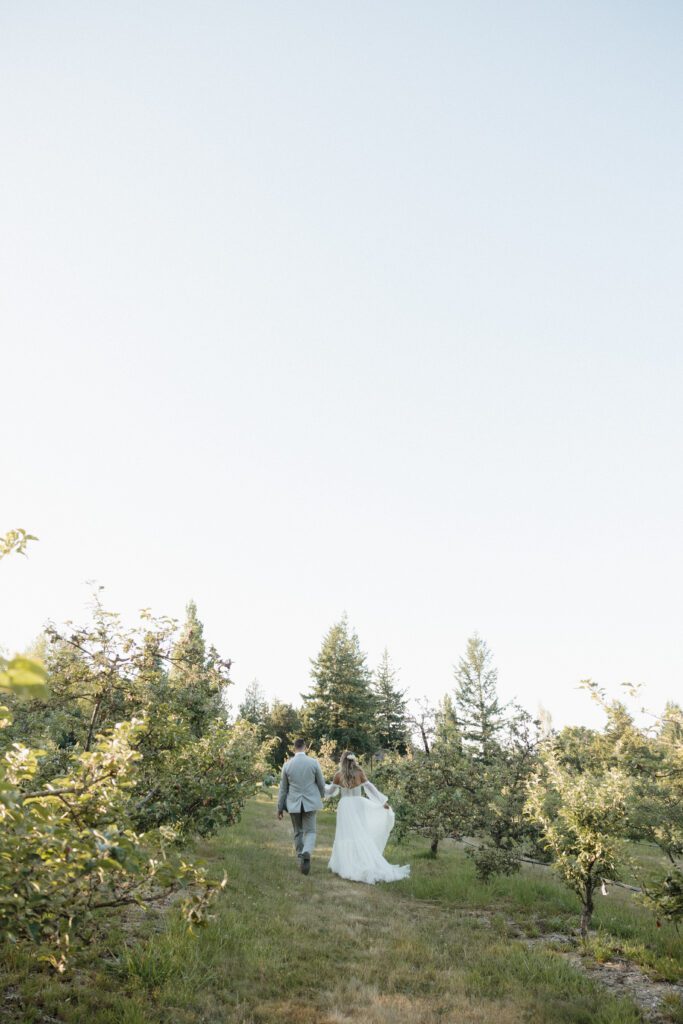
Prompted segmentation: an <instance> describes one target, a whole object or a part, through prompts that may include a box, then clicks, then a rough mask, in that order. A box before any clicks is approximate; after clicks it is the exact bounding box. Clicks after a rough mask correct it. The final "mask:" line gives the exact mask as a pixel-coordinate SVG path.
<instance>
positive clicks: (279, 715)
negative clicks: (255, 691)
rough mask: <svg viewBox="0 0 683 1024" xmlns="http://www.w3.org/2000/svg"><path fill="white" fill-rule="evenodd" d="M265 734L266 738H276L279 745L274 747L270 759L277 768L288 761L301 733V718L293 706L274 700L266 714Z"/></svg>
mask: <svg viewBox="0 0 683 1024" xmlns="http://www.w3.org/2000/svg"><path fill="white" fill-rule="evenodd" d="M263 733H264V736H265V737H266V738H268V737H274V738H276V739H277V741H278V742H277V744H276V745H275V746H274V747H273V749H272V753H271V755H270V759H271V761H272V763H273V765H274V766H275V767H276V768H279V767H280V766H281V765H282V764H284V762H285V761H286V760H287V755H288V753H289V752H290V750H291V749H292V745H293V743H294V740H295V739H296V738H297V736H299V734H300V733H301V716H300V715H299V712H298V711H297V709H296V708H295V707H292V705H291V704H285V703H284V702H283V701H279V700H274V701H273V703H272V704H271V705H270V707H269V708H268V710H267V712H266V716H265V719H264V722H263Z"/></svg>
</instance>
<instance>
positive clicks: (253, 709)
mask: <svg viewBox="0 0 683 1024" xmlns="http://www.w3.org/2000/svg"><path fill="white" fill-rule="evenodd" d="M237 714H238V716H239V717H240V718H241V719H243V720H244V721H245V722H251V723H252V725H258V726H259V727H262V726H263V724H264V721H265V718H266V715H267V714H268V701H267V700H266V695H265V693H264V692H263V689H262V688H261V686H260V684H259V682H258V679H253V680H252V681H251V682H250V683H249V685H248V686H247V688H246V690H245V692H244V700H243V701H242V703H241V704H240V706H239V708H238V709H237Z"/></svg>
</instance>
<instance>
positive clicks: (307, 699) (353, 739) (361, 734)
mask: <svg viewBox="0 0 683 1024" xmlns="http://www.w3.org/2000/svg"><path fill="white" fill-rule="evenodd" d="M311 666H312V667H311V677H312V679H313V687H312V689H311V691H310V692H309V693H306V694H302V698H303V701H304V707H303V717H304V727H305V731H306V732H307V734H308V737H309V739H310V741H311V742H312V743H314V744H315V745H318V744H319V743H320V742H321V741H322V740H324V739H327V740H331V741H332V742H333V743H334V745H335V756H336V755H338V754H339V753H340V752H341V751H342V750H344V749H345V748H348V749H350V750H354V751H356V752H357V753H367V752H369V751H372V750H373V749H374V748H375V747H376V745H377V736H376V729H375V710H376V708H375V696H374V694H373V692H372V689H371V685H370V684H371V673H370V671H369V670H368V667H367V665H366V660H365V654H364V653H363V651H361V649H360V643H359V641H358V637H357V636H356V634H355V633H353V632H351V630H350V629H349V623H348V620H347V618H346V616H345V615H344V616H343V618H342V619H341V620H340V621H339V622H337V623H335V624H334V625H333V626H332V627H331V629H330V630H329V631H328V633H327V634H326V635H325V637H324V639H323V643H322V646H321V648H320V652H319V654H318V657H317V658H315V659H311Z"/></svg>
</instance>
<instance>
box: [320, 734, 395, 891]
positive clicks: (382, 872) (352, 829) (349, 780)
mask: <svg viewBox="0 0 683 1024" xmlns="http://www.w3.org/2000/svg"><path fill="white" fill-rule="evenodd" d="M362 789H364V790H365V793H366V795H367V797H368V799H367V800H365V799H364V798H363V796H362V795H361V790H362ZM339 792H340V793H341V799H340V801H339V806H338V807H337V828H336V832H335V835H334V845H333V846H332V856H331V857H330V860H329V863H328V865H327V866H328V867H329V868H330V870H331V871H334V873H335V874H337V875H340V877H341V878H348V879H350V880H351V881H352V882H367V883H368V884H369V885H374V883H375V882H396V881H398V879H399V878H406V877H407V876H408V875H409V874H410V865H409V864H406V865H404V866H403V867H399V865H398V864H389V862H388V861H386V860H385V859H384V857H383V856H382V854H383V853H384V847H385V846H386V842H387V839H388V838H389V833H390V832H391V830H392V828H393V827H394V812H393V811H392V809H391V807H390V806H389V802H388V800H387V798H386V797H385V796H383V795H382V794H381V793H380V792H379V791H378V790H377V789H376V788H375V787H374V786H373V784H372V783H371V782H370V781H368V779H367V778H366V777H365V773H364V772H363V769H362V768H361V767H360V765H359V764H358V762H357V761H356V755H355V754H352V753H351V751H350V750H345V751H344V753H343V754H342V757H341V761H340V764H339V771H338V772H337V774H336V775H335V777H334V779H333V780H332V783H330V784H329V785H326V786H325V798H328V797H331V796H335V795H336V794H337V793H339Z"/></svg>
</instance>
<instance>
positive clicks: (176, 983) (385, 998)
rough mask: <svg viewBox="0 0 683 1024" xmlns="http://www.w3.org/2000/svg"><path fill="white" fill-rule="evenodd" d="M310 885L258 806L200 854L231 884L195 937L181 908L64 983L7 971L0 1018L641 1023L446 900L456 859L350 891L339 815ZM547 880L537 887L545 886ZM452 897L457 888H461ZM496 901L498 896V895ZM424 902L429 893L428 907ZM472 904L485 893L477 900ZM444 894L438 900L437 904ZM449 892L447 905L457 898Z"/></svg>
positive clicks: (588, 983)
mask: <svg viewBox="0 0 683 1024" xmlns="http://www.w3.org/2000/svg"><path fill="white" fill-rule="evenodd" d="M319 820H320V829H319V842H318V849H317V851H316V855H315V858H314V861H313V868H312V871H311V874H310V876H309V877H307V878H306V877H304V876H302V875H301V874H299V873H298V872H297V870H296V861H295V858H294V856H293V853H292V847H291V830H290V825H289V821H285V822H283V823H280V824H279V823H277V821H276V820H275V810H274V803H273V800H272V798H270V797H266V796H260V797H259V798H257V799H256V800H254V801H252V802H251V803H250V805H249V806H248V808H247V809H246V811H245V814H244V818H243V820H242V822H241V823H240V824H239V825H238V826H236V827H234V828H232V829H230V830H228V831H227V832H225V833H223V834H222V835H221V836H219V837H217V838H216V839H213V840H211V841H210V842H206V843H204V844H202V845H201V846H200V847H198V852H199V853H200V854H201V855H202V856H203V857H204V859H205V860H206V861H207V862H208V863H209V865H210V867H211V870H212V871H215V872H216V873H217V874H218V873H221V872H222V871H223V870H225V871H226V872H227V874H228V877H229V879H230V883H229V888H228V890H227V892H226V894H225V895H224V896H223V897H222V899H221V901H220V903H219V904H218V907H217V909H216V912H215V917H214V920H213V921H212V922H211V923H210V924H209V925H208V926H207V927H205V928H203V929H201V930H200V931H199V932H198V933H197V934H196V935H195V936H188V935H187V934H186V933H185V932H184V929H183V927H182V926H181V925H180V923H179V922H178V920H177V919H176V916H175V914H174V913H173V912H169V913H167V914H166V915H164V916H159V915H156V916H155V915H150V916H148V917H147V918H146V919H145V922H144V924H143V926H142V928H143V932H142V934H136V935H135V936H132V935H131V933H130V930H129V931H128V932H126V931H125V930H118V931H117V932H114V933H112V934H111V935H110V936H109V941H108V943H107V948H106V949H105V950H102V949H98V950H92V951H91V953H90V954H89V956H88V957H87V959H86V960H85V961H84V962H82V963H81V964H80V965H79V967H78V969H77V970H76V971H74V972H73V974H72V975H71V977H69V978H66V979H58V978H55V977H53V976H50V975H48V974H47V973H46V972H45V973H43V972H40V973H39V974H36V971H35V968H33V969H29V967H28V966H27V964H26V962H25V961H24V960H22V958H21V957H20V956H19V955H18V954H16V955H14V958H13V959H12V958H10V961H9V962H8V963H7V965H6V972H5V980H6V984H7V985H8V986H9V988H8V992H9V999H7V998H6V999H5V1002H4V1004H2V1005H0V1021H13V1022H14V1021H23V1022H26V1024H52V1022H55V1021H58V1022H66V1024H85V1022H89V1024H161V1022H164V1024H170V1022H172V1024H190V1022H192V1024H198V1022H202V1024H219V1022H226V1024H227V1022H235V1024H237V1022H239V1024H356V1022H358V1024H360V1022H363V1024H408V1022H410V1024H432V1022H434V1024H436V1022H440V1024H445V1022H449V1024H450V1022H452V1024H456V1022H457V1024H513V1022H514V1024H518V1022H527V1024H570V1022H571V1024H635V1022H637V1021H639V1020H640V1017H639V1015H638V1013H637V1011H636V1010H635V1009H634V1007H633V1006H632V1004H631V1003H630V1002H628V1001H627V1000H620V999H617V998H615V997H614V996H612V995H610V994H608V993H607V992H606V991H604V990H603V989H602V987H601V986H599V985H598V984H596V983H595V982H594V981H593V980H591V979H590V978H588V977H587V976H585V975H584V974H583V973H582V972H580V971H578V970H576V969H575V968H574V967H572V966H571V965H570V964H569V963H568V962H567V961H566V959H564V958H563V957H562V956H560V955H559V954H558V953H556V952H554V951H552V950H550V949H543V948H529V947H528V946H526V945H525V944H524V943H520V942H518V941H515V940H514V939H512V938H511V935H510V930H509V924H508V923H507V919H506V917H505V916H504V914H503V913H501V914H500V915H496V914H495V913H491V911H490V909H489V910H486V911H483V910H480V909H477V906H476V904H477V900H476V899H475V900H474V901H473V903H472V904H470V905H469V906H466V905H462V904H460V905H458V900H457V898H455V897H452V898H450V899H449V898H448V895H447V893H446V891H445V889H444V884H445V883H444V884H442V885H441V888H442V889H444V892H443V893H442V894H441V895H439V892H438V890H439V884H441V883H440V879H441V880H442V881H443V878H444V877H445V875H444V872H446V874H448V873H449V872H450V873H451V874H452V869H453V866H454V863H455V862H454V861H451V864H450V867H448V859H447V858H446V859H444V861H443V862H442V863H440V862H439V861H436V862H432V861H427V860H425V859H423V858H421V857H419V856H417V851H418V847H408V850H407V851H406V849H405V848H403V849H400V850H396V849H390V850H389V851H388V856H389V859H390V860H392V861H394V862H405V860H406V853H407V852H408V853H411V854H412V856H411V860H413V877H412V878H411V879H407V880H405V881H403V882H400V883H395V884H393V885H390V886H383V885H379V886H364V885H360V884H356V883H350V882H344V881H342V880H341V879H338V878H337V877H336V876H334V875H331V874H330V873H329V872H328V870H327V868H326V863H327V858H328V857H329V853H330V847H331V842H332V833H333V828H334V816H333V815H328V814H322V815H320V819H319ZM539 884H541V883H539ZM456 888H457V887H456ZM489 893H490V890H489ZM425 895H429V897H430V898H421V897H424V896H425ZM475 895H476V894H475ZM444 896H445V898H444ZM451 896H452V894H451Z"/></svg>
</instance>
